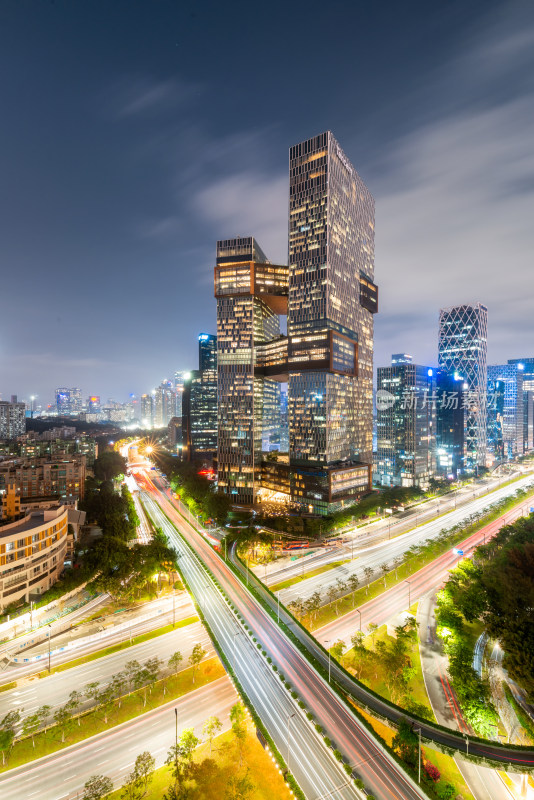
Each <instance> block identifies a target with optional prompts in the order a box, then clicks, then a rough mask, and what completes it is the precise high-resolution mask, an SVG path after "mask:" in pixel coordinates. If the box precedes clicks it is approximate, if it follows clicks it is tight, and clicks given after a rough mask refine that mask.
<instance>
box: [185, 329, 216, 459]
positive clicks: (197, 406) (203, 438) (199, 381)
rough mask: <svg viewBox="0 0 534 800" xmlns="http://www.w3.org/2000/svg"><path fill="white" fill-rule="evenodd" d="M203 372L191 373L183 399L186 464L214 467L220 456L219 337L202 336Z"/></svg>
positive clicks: (199, 347) (197, 370)
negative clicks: (214, 459) (195, 463)
mask: <svg viewBox="0 0 534 800" xmlns="http://www.w3.org/2000/svg"><path fill="white" fill-rule="evenodd" d="M198 363H199V369H195V370H193V371H192V372H190V373H188V374H187V377H186V379H185V382H184V387H183V398H182V443H183V457H184V460H186V461H199V462H202V463H204V465H205V466H207V467H211V466H212V462H213V458H214V456H215V455H216V454H217V337H216V336H213V335H212V334H209V333H201V334H200V335H199V337H198Z"/></svg>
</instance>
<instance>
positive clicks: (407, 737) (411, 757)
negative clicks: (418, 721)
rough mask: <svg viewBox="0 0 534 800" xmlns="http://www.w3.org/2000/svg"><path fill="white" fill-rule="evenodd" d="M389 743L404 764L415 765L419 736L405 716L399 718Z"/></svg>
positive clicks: (417, 758) (417, 756)
mask: <svg viewBox="0 0 534 800" xmlns="http://www.w3.org/2000/svg"><path fill="white" fill-rule="evenodd" d="M391 745H392V747H393V749H394V750H396V751H397V752H398V753H399V755H400V757H401V758H402V760H403V761H405V762H406V764H409V765H410V766H412V767H415V766H416V764H417V762H418V760H419V737H418V735H417V734H416V733H415V732H414V730H413V725H410V723H409V722H408V720H407V719H406V718H405V717H403V718H402V719H401V720H400V722H399V727H398V730H397V733H396V734H395V736H394V737H393V741H392V742H391Z"/></svg>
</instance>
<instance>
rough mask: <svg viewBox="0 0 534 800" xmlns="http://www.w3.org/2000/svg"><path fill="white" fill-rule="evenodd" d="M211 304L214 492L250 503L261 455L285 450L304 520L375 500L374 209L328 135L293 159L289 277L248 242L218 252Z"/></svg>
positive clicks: (227, 243) (298, 149)
mask: <svg viewBox="0 0 534 800" xmlns="http://www.w3.org/2000/svg"><path fill="white" fill-rule="evenodd" d="M215 296H216V298H217V337H218V403H219V412H218V428H219V442H218V473H219V476H218V477H219V486H220V487H221V488H222V489H223V490H224V491H226V492H228V493H230V494H232V495H233V496H234V498H235V500H236V502H242V503H251V502H254V499H255V492H256V490H257V488H259V484H260V481H261V460H262V449H263V450H266V449H274V448H275V446H276V445H278V447H279V448H280V449H281V450H285V449H286V447H285V446H287V447H288V449H289V470H286V471H285V472H284V481H283V485H284V487H285V488H286V489H287V485H288V475H289V484H290V487H291V500H292V501H293V502H294V503H295V504H297V505H299V506H302V507H305V508H306V510H307V511H314V512H318V513H327V512H328V511H329V510H332V509H333V508H335V507H338V506H339V505H341V504H342V503H343V502H344V501H345V500H351V501H352V500H353V499H354V498H355V497H356V496H357V495H358V494H361V493H362V492H363V491H365V490H367V489H369V488H370V468H371V464H372V389H373V314H374V313H375V312H376V311H377V310H378V290H377V287H376V285H375V284H374V200H373V198H372V196H371V194H370V193H369V190H368V189H367V187H366V186H365V184H364V183H363V181H362V180H361V178H360V177H359V175H358V174H357V172H356V171H355V170H354V168H353V166H352V165H351V164H350V162H349V161H348V159H347V157H346V155H345V154H344V153H343V151H342V149H341V148H340V146H339V144H338V143H337V142H336V140H335V138H334V137H333V135H332V134H331V133H330V132H326V133H323V134H321V135H320V136H316V137H314V138H312V139H308V140H306V141H304V142H301V143H300V144H298V145H296V146H294V147H292V148H291V149H290V165H289V267H286V266H281V265H274V264H270V263H269V262H268V260H267V258H266V257H265V254H264V253H263V251H262V250H261V248H259V247H258V245H257V243H256V242H255V240H254V238H253V237H245V238H241V239H227V240H224V241H220V242H218V244H217V264H216V267H215ZM286 313H287V336H285V335H282V333H281V330H280V322H279V316H280V315H284V314H286ZM286 383H287V394H286V392H285V385H286ZM286 413H287V428H285V425H284V422H285V416H286ZM277 440H278V441H277ZM284 469H285V468H284ZM342 472H343V473H344V474H343V476H341V473H342ZM286 473H287V474H286ZM275 474H276V468H275V467H270V472H269V481H270V485H271V486H272V485H273V481H274V478H273V475H275ZM334 474H335V475H336V478H335V479H334V477H333V476H334ZM334 484H335V485H334Z"/></svg>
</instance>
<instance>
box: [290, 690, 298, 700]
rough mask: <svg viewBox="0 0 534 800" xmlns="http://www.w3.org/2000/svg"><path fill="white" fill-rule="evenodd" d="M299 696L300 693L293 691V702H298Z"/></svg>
mask: <svg viewBox="0 0 534 800" xmlns="http://www.w3.org/2000/svg"><path fill="white" fill-rule="evenodd" d="M298 696H299V695H298V692H296V691H295V690H293V691H292V692H291V697H292V698H293V700H296V699H297V697H298Z"/></svg>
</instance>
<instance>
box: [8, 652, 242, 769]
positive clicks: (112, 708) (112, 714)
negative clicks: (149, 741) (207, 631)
mask: <svg viewBox="0 0 534 800" xmlns="http://www.w3.org/2000/svg"><path fill="white" fill-rule="evenodd" d="M225 674H226V673H225V670H224V667H223V665H222V664H221V662H220V661H219V659H218V658H217V657H216V656H214V657H212V658H209V659H206V661H202V662H201V664H200V665H199V666H198V667H196V668H194V667H187V668H186V669H184V670H182V671H181V672H179V673H178V674H177V675H171V676H168V677H166V678H163V679H161V680H159V681H157V683H155V684H154V686H153V687H152V688H150V687H148V686H147V687H143V688H142V689H138V690H137V691H135V692H132V693H131V694H129V695H124V696H123V697H121V698H118V699H116V700H114V701H113V703H112V704H110V705H109V706H108V707H107V711H106V712H105V710H104V709H103V708H101V707H99V708H94V709H92V710H89V711H87V712H84V713H82V714H79V715H78V716H76V717H74V716H73V717H71V719H70V720H69V722H68V723H67V724H66V725H65V726H59V725H53V726H51V727H50V728H48V729H46V730H43V731H40V732H39V733H36V734H35V736H34V743H35V746H32V739H31V737H28V738H24V739H19V740H18V741H16V742H15V744H14V746H13V749H12V750H11V753H10V754H9V760H8V761H7V763H6V764H5V765H3V766H0V772H4V771H5V770H8V769H14V768H15V767H20V766H21V765H22V764H27V763H28V762H30V761H33V760H34V759H36V758H41V757H42V756H47V755H50V753H55V752H57V751H58V750H63V749H64V748H65V747H69V745H72V744H76V743H77V742H80V741H83V740H84V739H88V738H89V737H90V736H94V735H96V734H98V733H103V732H105V731H107V730H109V729H110V728H113V727H114V726H116V725H120V724H121V723H123V722H127V721H128V720H130V719H133V718H134V717H138V716H140V715H141V714H146V713H147V711H152V710H153V709H155V708H158V707H159V706H161V705H164V704H165V703H168V702H169V701H170V700H176V699H178V698H179V697H182V696H183V695H185V694H187V693H188V692H192V691H194V690H195V689H200V687H202V686H205V685H206V684H207V683H211V682H212V681H216V680H218V679H219V678H222V677H223V676H224V675H225ZM106 720H107V721H106ZM78 723H79V724H78ZM63 734H64V738H65V741H64V742H63V741H62V738H63Z"/></svg>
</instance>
